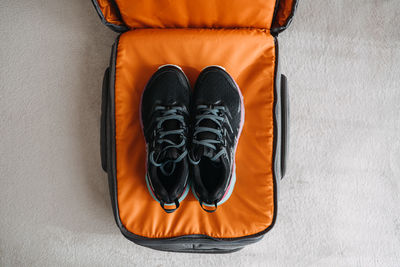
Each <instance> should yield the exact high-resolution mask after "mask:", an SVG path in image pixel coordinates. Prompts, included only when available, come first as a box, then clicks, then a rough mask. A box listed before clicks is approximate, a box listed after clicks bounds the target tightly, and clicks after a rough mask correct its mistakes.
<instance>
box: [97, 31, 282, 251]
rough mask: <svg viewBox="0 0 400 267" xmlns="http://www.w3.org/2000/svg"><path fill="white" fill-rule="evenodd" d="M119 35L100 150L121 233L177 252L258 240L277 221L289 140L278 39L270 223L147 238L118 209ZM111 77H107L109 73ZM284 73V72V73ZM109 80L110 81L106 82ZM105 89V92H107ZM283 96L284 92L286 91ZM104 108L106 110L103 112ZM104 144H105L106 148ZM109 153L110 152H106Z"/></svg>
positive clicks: (230, 246) (235, 248)
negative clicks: (226, 233) (248, 230)
mask: <svg viewBox="0 0 400 267" xmlns="http://www.w3.org/2000/svg"><path fill="white" fill-rule="evenodd" d="M119 37H120V36H118V37H117V39H116V41H115V43H114V45H113V47H112V54H111V60H110V67H109V70H108V71H107V70H106V72H105V77H104V82H103V94H105V95H106V97H104V95H103V101H105V102H106V104H102V117H101V118H102V119H101V120H102V122H101V125H102V127H101V135H102V138H101V140H105V142H104V141H101V146H102V148H101V153H102V160H103V159H104V160H105V161H106V162H102V165H103V168H104V167H105V170H106V171H107V173H108V182H109V190H110V197H111V203H112V209H113V213H114V219H115V221H116V224H117V225H118V227H119V228H120V230H121V233H122V234H123V235H124V236H125V237H126V238H127V239H129V240H131V241H133V242H134V243H136V244H138V245H142V246H145V247H149V248H152V249H156V250H162V251H174V252H196V253H229V252H235V251H238V250H240V249H242V248H243V247H244V246H246V245H249V244H252V243H255V242H257V241H259V240H261V239H262V238H263V236H264V234H265V233H267V232H268V231H269V230H271V229H272V228H273V226H274V225H275V221H276V216H277V211H278V205H277V198H278V191H279V190H278V189H279V182H280V179H281V178H282V174H284V169H282V166H283V165H282V162H283V161H282V155H281V150H282V145H286V144H287V142H285V141H284V140H282V137H284V136H285V135H286V134H285V133H284V132H285V127H283V126H284V125H281V124H282V113H283V111H282V107H283V106H284V104H283V103H282V98H281V92H282V91H283V89H282V88H281V74H280V70H279V48H278V41H277V39H276V38H274V40H275V58H276V65H275V77H274V107H273V112H274V140H273V164H274V166H273V186H274V188H273V190H274V214H273V219H272V222H271V225H270V226H268V227H267V228H266V229H265V230H263V231H261V232H259V233H256V234H253V235H248V236H242V237H237V238H213V237H210V236H206V235H185V236H177V237H173V238H147V237H143V236H139V235H136V234H134V233H131V232H130V231H128V230H127V229H126V228H125V226H124V225H123V224H122V222H121V220H120V217H119V211H118V198H117V190H116V188H117V180H116V144H115V102H114V99H115V71H116V70H115V66H116V60H117V48H118V43H119ZM108 75H109V77H108V78H107V77H106V76H108ZM283 77H284V76H283ZM107 80H108V82H107ZM104 84H108V88H105V87H104ZM104 92H106V93H104ZM283 96H284V95H283ZM103 110H104V112H103ZM103 114H104V115H103ZM104 146H106V147H105V148H104ZM103 153H106V154H107V155H103ZM285 154H286V153H285Z"/></svg>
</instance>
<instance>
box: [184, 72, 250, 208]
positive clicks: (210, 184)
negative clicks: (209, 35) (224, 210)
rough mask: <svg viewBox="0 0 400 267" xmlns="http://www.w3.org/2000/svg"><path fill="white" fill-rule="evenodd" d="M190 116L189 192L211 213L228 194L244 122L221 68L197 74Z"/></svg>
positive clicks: (239, 104)
mask: <svg viewBox="0 0 400 267" xmlns="http://www.w3.org/2000/svg"><path fill="white" fill-rule="evenodd" d="M192 114H193V119H194V121H193V126H194V127H193V129H192V131H193V132H192V144H191V149H190V152H189V153H190V155H189V159H190V162H191V164H190V166H191V167H190V168H191V175H192V178H193V184H192V191H193V194H194V195H195V197H196V198H197V200H198V201H199V202H200V206H201V207H202V208H203V209H204V210H205V211H208V212H213V211H215V210H216V209H217V206H219V205H221V204H223V203H224V202H225V201H226V200H227V199H228V198H229V197H230V195H231V194H232V191H233V187H234V185H235V182H236V172H235V152H236V146H237V143H238V140H239V136H240V133H241V130H242V127H243V122H244V105H243V98H242V95H241V93H240V90H239V87H238V86H237V84H236V82H235V81H234V80H233V79H232V77H231V76H230V75H229V74H228V73H227V72H226V71H225V69H224V68H222V67H219V66H210V67H207V68H205V69H204V70H203V71H202V72H201V73H200V75H199V77H198V79H197V82H196V86H195V89H194V98H193V111H192Z"/></svg>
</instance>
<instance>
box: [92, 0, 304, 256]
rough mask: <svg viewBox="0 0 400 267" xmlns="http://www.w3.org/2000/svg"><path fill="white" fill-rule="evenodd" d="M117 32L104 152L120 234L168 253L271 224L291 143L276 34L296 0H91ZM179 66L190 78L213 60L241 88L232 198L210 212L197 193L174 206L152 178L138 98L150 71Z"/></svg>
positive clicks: (245, 236) (211, 247) (237, 239)
mask: <svg viewBox="0 0 400 267" xmlns="http://www.w3.org/2000/svg"><path fill="white" fill-rule="evenodd" d="M93 4H94V6H95V8H96V11H97V12H98V14H99V16H100V18H101V20H102V22H103V23H104V24H105V25H107V26H108V27H110V28H111V29H112V30H114V31H116V32H120V33H121V34H120V35H119V36H118V38H117V40H116V41H115V44H114V45H113V48H112V55H111V60H110V66H109V67H108V68H107V70H106V72H105V75H104V82H103V98H102V113H101V160H102V167H103V169H104V170H105V171H106V172H107V173H108V179H109V187H110V195H111V202H112V207H113V211H114V216H115V220H116V223H117V225H118V227H119V228H120V230H121V232H122V234H123V235H124V236H125V237H126V238H128V239H129V240H131V241H133V242H135V243H137V244H139V245H142V246H146V247H150V248H153V249H158V250H165V251H180V252H210V253H224V252H233V251H237V250H239V249H241V248H243V247H244V246H246V245H248V244H251V243H254V242H256V241H259V240H260V239H261V238H262V237H263V236H264V234H265V233H266V232H268V231H269V230H270V229H271V228H272V227H273V225H274V223H275V220H276V214H277V198H278V189H279V182H280V179H281V178H282V177H283V176H284V174H285V164H286V163H285V162H286V155H287V144H288V95H287V82H286V77H285V76H284V75H281V74H280V71H279V58H278V52H279V49H278V41H277V36H278V34H279V33H280V32H282V31H283V30H285V29H286V28H287V26H288V25H289V24H290V22H291V20H292V17H293V14H294V12H295V9H296V5H297V0H255V1H246V0H174V1H171V0H93ZM164 64H175V65H178V66H180V67H181V68H182V69H183V70H184V71H185V73H186V75H187V76H188V78H189V80H190V83H191V85H192V86H193V84H194V82H195V80H196V78H197V76H198V74H199V72H200V71H201V70H202V69H203V68H204V67H206V66H209V65H220V66H222V67H224V68H225V69H226V70H227V71H228V72H229V73H230V74H231V75H232V77H233V78H234V79H235V80H236V82H237V84H238V85H239V87H240V88H241V92H242V94H243V98H244V105H245V110H246V114H245V123H244V126H243V131H242V135H241V137H240V140H239V144H238V147H237V152H236V171H237V181H236V185H235V188H234V191H233V194H232V196H231V197H230V199H229V201H227V202H226V203H225V204H224V205H222V206H221V207H219V208H218V211H217V212H215V213H207V212H204V211H203V210H202V209H201V207H200V205H199V203H198V201H197V200H196V199H195V197H194V196H193V195H192V194H189V195H188V197H187V198H186V199H185V201H183V202H182V203H181V207H180V208H179V209H178V210H177V211H176V212H174V213H171V214H167V213H165V212H164V210H162V209H161V208H160V205H159V204H158V203H157V202H156V201H154V199H153V198H152V197H151V195H150V194H149V192H148V190H147V187H146V182H145V172H146V170H145V159H146V149H145V142H144V136H143V133H142V129H141V125H140V119H139V106H140V98H141V94H142V92H143V90H144V88H145V85H146V83H147V81H148V80H149V78H150V77H151V75H152V74H153V73H154V72H155V71H156V70H157V68H158V67H159V66H161V65H164Z"/></svg>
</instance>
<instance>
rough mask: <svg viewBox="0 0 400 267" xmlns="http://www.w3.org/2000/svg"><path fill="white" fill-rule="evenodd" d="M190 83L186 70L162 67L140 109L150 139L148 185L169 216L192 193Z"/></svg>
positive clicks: (146, 90)
mask: <svg viewBox="0 0 400 267" xmlns="http://www.w3.org/2000/svg"><path fill="white" fill-rule="evenodd" d="M190 97H191V91H190V84H189V82H188V79H187V78H186V76H185V74H184V73H183V71H182V69H180V68H179V67H178V66H175V65H164V66H161V67H160V68H159V69H158V70H157V72H156V73H154V74H153V76H152V77H151V78H150V80H149V82H148V83H147V85H146V88H145V89H144V92H143V95H142V103H141V107H140V112H141V119H142V128H143V132H144V136H145V139H146V150H147V158H146V166H147V167H146V168H147V171H146V183H147V187H148V189H149V191H150V194H151V195H152V197H153V198H154V199H155V200H156V201H158V202H159V203H160V205H161V207H162V208H163V209H164V210H165V211H166V212H168V213H170V212H173V211H175V210H176V209H177V208H178V207H179V203H180V202H181V201H182V200H183V199H184V198H185V197H186V195H187V193H188V191H189V185H188V176H189V163H188V157H187V154H188V151H187V134H188V121H189V106H190Z"/></svg>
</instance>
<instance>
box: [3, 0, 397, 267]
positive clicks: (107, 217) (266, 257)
mask: <svg viewBox="0 0 400 267" xmlns="http://www.w3.org/2000/svg"><path fill="white" fill-rule="evenodd" d="M399 25H400V2H399V1H398V0H386V1H382V0H363V1H361V0H354V1H348V0H335V1H323V0H302V1H301V3H300V5H299V9H298V12H297V14H296V17H295V19H294V22H293V25H292V27H290V29H289V30H288V31H286V32H284V33H283V34H282V35H281V37H280V45H281V47H280V52H281V61H282V66H281V67H282V71H283V73H285V74H286V75H287V76H288V78H289V83H290V102H291V133H290V137H291V139H290V162H289V168H288V173H287V177H286V178H285V179H284V181H283V182H282V184H281V194H280V201H279V212H278V220H277V224H276V226H275V227H274V229H273V230H272V231H271V232H270V233H269V234H267V235H266V236H265V238H264V239H263V240H262V241H261V242H259V243H257V244H254V245H251V246H249V247H247V248H245V249H243V250H242V251H240V252H237V253H234V254H229V255H198V254H174V253H163V252H156V251H153V250H149V249H146V248H143V247H139V246H137V245H134V244H132V243H130V242H129V241H127V240H126V239H124V238H123V237H122V235H121V234H120V233H119V230H118V229H117V227H116V225H115V223H114V219H113V216H112V211H111V205H110V201H109V195H108V187H107V182H106V175H105V174H104V173H103V172H102V170H101V168H100V156H99V134H98V132H99V120H98V119H99V114H100V98H101V90H100V87H101V79H102V75H103V71H104V68H105V66H106V65H107V64H108V58H109V53H110V47H111V44H112V43H113V40H114V38H115V37H116V34H115V33H113V32H111V31H110V30H108V29H107V28H106V27H104V26H103V25H102V24H101V23H100V20H99V19H98V17H97V15H96V13H95V12H94V9H93V7H92V5H91V3H90V1H89V0H86V1H85V0H70V1H61V0H32V1H12V0H2V1H1V2H0V41H1V50H0V89H1V90H0V101H1V102H0V112H1V113H0V137H1V140H0V153H1V156H0V177H1V178H0V199H1V200H0V266H77V265H81V266H128V265H130V266H132V265H138V266H164V265H167V266H186V265H189V263H188V261H190V266H399V265H400V28H399Z"/></svg>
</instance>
